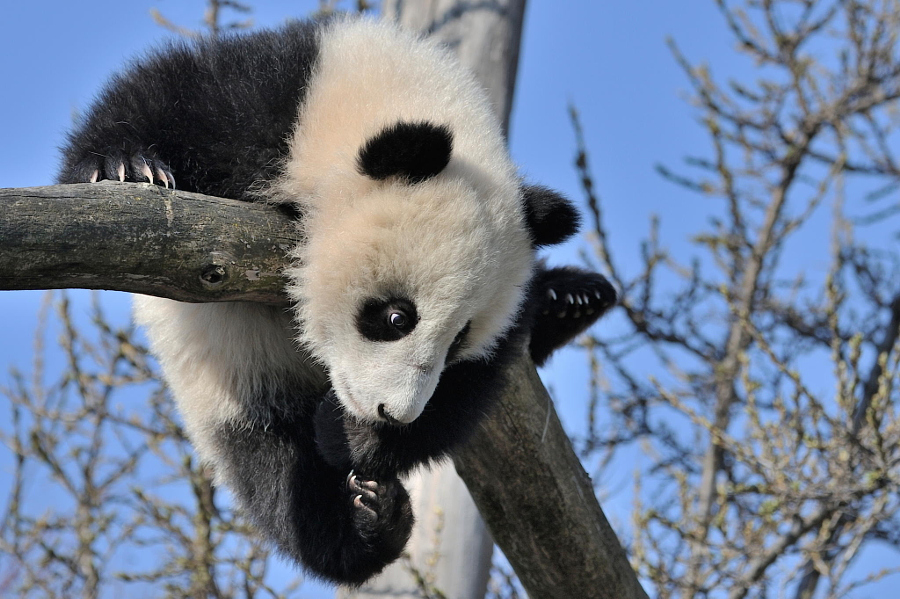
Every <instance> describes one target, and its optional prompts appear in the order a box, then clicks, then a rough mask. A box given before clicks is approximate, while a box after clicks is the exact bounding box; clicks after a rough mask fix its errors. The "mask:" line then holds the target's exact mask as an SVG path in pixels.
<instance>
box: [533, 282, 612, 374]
mask: <svg viewBox="0 0 900 599" xmlns="http://www.w3.org/2000/svg"><path fill="white" fill-rule="evenodd" d="M531 301H532V302H533V309H534V323H533V325H532V328H531V342H530V344H529V348H528V349H529V353H530V354H531V359H532V360H533V361H534V363H535V364H537V365H541V364H543V363H544V362H545V361H546V360H547V358H549V357H550V354H552V353H553V352H554V351H556V350H557V349H559V348H560V347H562V346H564V345H566V344H567V343H569V342H570V341H571V340H572V339H574V338H575V337H577V336H578V335H580V334H581V333H583V332H584V331H585V330H587V328H588V327H590V326H591V325H592V324H594V322H596V321H597V319H598V318H600V317H601V316H603V314H605V313H606V312H607V311H608V310H609V309H610V308H611V307H612V306H614V305H615V303H616V290H615V289H614V288H613V286H612V285H611V284H610V282H609V281H607V280H606V277H604V276H603V275H601V274H597V273H592V272H587V271H583V270H580V269H577V268H573V267H562V268H551V269H543V270H541V271H539V272H538V273H537V275H536V276H535V278H534V280H533V281H532V286H531Z"/></svg>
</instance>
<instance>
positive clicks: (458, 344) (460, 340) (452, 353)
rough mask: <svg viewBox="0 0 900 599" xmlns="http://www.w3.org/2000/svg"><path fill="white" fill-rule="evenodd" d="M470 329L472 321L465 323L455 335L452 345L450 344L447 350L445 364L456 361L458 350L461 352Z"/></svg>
mask: <svg viewBox="0 0 900 599" xmlns="http://www.w3.org/2000/svg"><path fill="white" fill-rule="evenodd" d="M470 328H472V321H471V320H470V321H469V322H467V323H466V326H464V327H463V328H462V329H461V330H460V331H459V332H458V333H457V334H456V337H454V338H453V343H451V344H450V349H448V350H447V363H448V364H450V363H451V362H453V360H455V359H456V356H458V355H459V352H460V350H462V348H463V345H464V344H465V342H466V337H467V336H468V335H469V329H470Z"/></svg>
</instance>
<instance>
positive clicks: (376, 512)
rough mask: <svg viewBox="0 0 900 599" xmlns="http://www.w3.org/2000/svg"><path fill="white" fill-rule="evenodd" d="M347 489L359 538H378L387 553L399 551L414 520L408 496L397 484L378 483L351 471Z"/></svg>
mask: <svg viewBox="0 0 900 599" xmlns="http://www.w3.org/2000/svg"><path fill="white" fill-rule="evenodd" d="M347 489H348V491H349V494H350V502H351V505H352V507H353V522H354V525H355V527H356V530H357V532H358V533H359V534H360V536H361V537H363V538H365V539H377V540H378V543H379V544H380V545H382V546H384V547H385V548H386V549H388V550H393V549H396V550H397V551H398V552H399V551H401V550H402V549H403V547H405V546H406V542H407V541H408V540H409V536H410V534H411V533H412V527H413V520H414V519H413V514H412V506H411V505H410V502H409V494H407V492H406V489H404V488H403V485H402V484H401V483H400V481H399V480H397V479H396V478H394V479H389V480H387V481H382V482H377V481H374V480H368V479H366V478H364V477H362V476H360V475H358V474H356V473H355V472H353V471H351V472H350V474H349V475H348V476H347Z"/></svg>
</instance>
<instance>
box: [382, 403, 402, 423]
mask: <svg viewBox="0 0 900 599" xmlns="http://www.w3.org/2000/svg"><path fill="white" fill-rule="evenodd" d="M378 415H379V416H381V417H382V418H384V420H385V421H386V422H387V423H388V424H390V425H392V426H403V423H402V422H400V421H399V420H397V419H396V418H394V417H393V416H391V415H390V414H388V413H387V410H385V409H384V404H383V403H380V404H378Z"/></svg>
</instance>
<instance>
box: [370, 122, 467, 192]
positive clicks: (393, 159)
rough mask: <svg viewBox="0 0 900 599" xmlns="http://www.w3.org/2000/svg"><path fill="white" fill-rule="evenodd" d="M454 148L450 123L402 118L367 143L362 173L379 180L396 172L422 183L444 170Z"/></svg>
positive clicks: (398, 174)
mask: <svg viewBox="0 0 900 599" xmlns="http://www.w3.org/2000/svg"><path fill="white" fill-rule="evenodd" d="M452 151H453V134H452V133H451V132H450V129H449V128H447V127H446V126H444V125H440V126H438V125H432V124H431V123H427V122H422V123H405V122H402V121H401V122H399V123H395V124H393V125H391V126H390V127H387V128H386V129H384V130H383V131H382V132H381V133H379V134H378V135H376V136H375V137H373V138H371V139H370V140H369V141H367V142H366V143H365V145H364V146H363V147H362V149H361V150H360V151H359V158H358V160H359V172H361V173H362V174H364V175H366V176H368V177H371V178H373V179H376V180H378V181H381V180H382V179H387V178H388V177H392V176H395V175H396V176H400V177H403V178H404V179H406V180H407V181H409V182H410V183H419V182H421V181H425V180H426V179H430V178H431V177H433V176H435V175H437V174H438V173H439V172H441V171H442V170H444V167H446V166H447V163H448V162H450V154H451V152H452Z"/></svg>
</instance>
